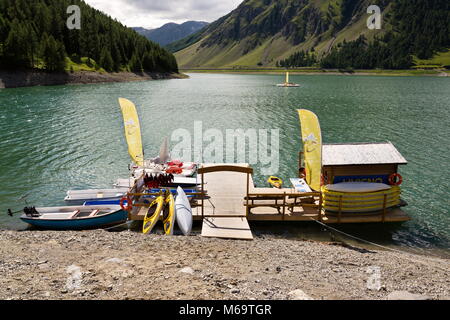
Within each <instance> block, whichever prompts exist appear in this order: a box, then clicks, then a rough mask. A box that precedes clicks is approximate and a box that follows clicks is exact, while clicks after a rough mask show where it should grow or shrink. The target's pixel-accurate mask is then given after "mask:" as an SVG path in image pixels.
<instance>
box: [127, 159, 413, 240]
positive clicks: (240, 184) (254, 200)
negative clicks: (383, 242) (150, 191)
mask: <svg viewBox="0 0 450 320" xmlns="http://www.w3.org/2000/svg"><path fill="white" fill-rule="evenodd" d="M252 173H253V170H252V169H251V168H250V167H249V165H247V164H233V165H229V164H203V165H202V166H201V168H200V169H199V174H198V180H199V181H203V185H202V188H203V191H205V192H206V193H207V196H208V197H207V199H205V200H199V201H198V203H197V206H195V207H194V208H193V215H194V220H203V228H202V236H204V237H218V238H230V239H245V240H251V239H253V235H252V232H251V230H250V226H249V223H248V221H314V220H318V221H321V222H323V223H326V224H336V223H383V222H404V221H409V220H411V218H410V217H409V216H408V215H407V214H406V213H405V212H404V211H403V210H402V209H401V208H394V209H388V210H386V211H384V212H372V213H358V214H349V213H342V214H338V213H330V212H325V211H324V210H322V206H321V194H320V193H318V192H312V193H302V194H300V193H296V192H295V190H294V189H293V188H283V189H274V188H257V187H255V186H254V182H253V176H252ZM299 199H300V200H299ZM143 212H144V211H143V210H142V211H136V212H135V214H134V215H131V216H130V218H131V219H132V220H143V219H144V214H145V213H143Z"/></svg>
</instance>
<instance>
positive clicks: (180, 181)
mask: <svg viewBox="0 0 450 320" xmlns="http://www.w3.org/2000/svg"><path fill="white" fill-rule="evenodd" d="M134 180H135V179H134V178H131V179H117V181H116V183H115V184H114V187H116V188H124V187H131V186H133V184H134ZM198 185H200V182H198V181H197V179H196V178H187V177H174V180H173V181H172V182H170V183H168V184H167V185H165V186H164V187H175V188H178V187H182V188H187V187H188V188H189V187H195V186H198Z"/></svg>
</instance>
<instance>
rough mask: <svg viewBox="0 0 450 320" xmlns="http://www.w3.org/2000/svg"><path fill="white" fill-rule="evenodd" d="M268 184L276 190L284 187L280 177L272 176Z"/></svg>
mask: <svg viewBox="0 0 450 320" xmlns="http://www.w3.org/2000/svg"><path fill="white" fill-rule="evenodd" d="M267 182H268V183H270V185H271V186H272V187H274V188H278V189H281V187H282V186H283V180H281V179H280V178H278V177H274V176H271V177H270V178H269V179H268V180H267Z"/></svg>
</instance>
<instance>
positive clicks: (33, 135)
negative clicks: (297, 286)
mask: <svg viewBox="0 0 450 320" xmlns="http://www.w3.org/2000/svg"><path fill="white" fill-rule="evenodd" d="M279 81H280V77H279V76H275V75H213V74H192V75H191V79H187V80H167V81H147V82H137V83H120V84H102V85H85V86H56V87H35V88H20V89H7V90H0V107H1V108H2V111H3V112H2V116H1V117H0V137H1V139H0V150H1V153H0V176H1V180H0V227H1V228H15V229H20V228H24V227H26V226H25V225H24V224H22V223H21V222H18V218H17V217H15V218H10V217H8V216H6V214H5V212H6V209H7V208H12V209H19V208H21V207H23V206H24V205H25V204H26V203H25V201H26V202H27V203H28V204H33V205H37V206H42V205H63V204H64V202H63V201H62V199H63V198H64V196H65V192H66V191H67V190H68V189H84V188H109V187H111V185H112V183H113V182H114V181H115V180H116V179H117V178H118V177H126V176H127V174H128V169H127V165H128V163H129V162H130V160H129V156H128V154H127V146H126V142H125V139H124V137H123V127H122V126H123V124H122V116H121V112H120V108H119V106H118V102H117V98H118V97H124V98H128V99H131V100H132V101H134V102H135V103H136V105H137V108H138V112H139V115H140V119H141V126H142V131H143V132H142V134H143V139H144V141H143V143H144V148H145V151H146V155H147V156H148V157H151V156H154V155H156V154H157V153H158V151H159V146H160V143H161V141H162V140H163V138H164V137H166V136H170V135H171V133H172V132H173V131H174V130H176V129H180V128H184V129H187V130H188V131H190V132H192V133H193V129H194V123H195V121H202V123H203V127H204V128H203V130H207V129H211V128H214V129H219V130H221V131H222V132H225V130H226V129H239V128H244V129H245V128H254V129H280V138H281V141H280V170H279V172H277V173H274V174H275V175H277V176H280V177H281V178H282V179H283V180H285V181H289V178H291V177H295V176H296V173H297V161H298V152H299V151H300V149H301V142H300V129H299V121H298V116H297V113H296V109H298V108H307V109H310V110H312V111H313V112H315V113H316V114H317V115H318V117H319V119H320V122H321V127H322V132H323V140H324V142H326V143H335V142H382V141H391V142H393V144H394V145H395V146H396V147H397V148H398V149H399V151H400V152H401V153H402V154H403V155H404V157H405V158H406V159H407V160H408V161H409V164H408V165H407V166H402V167H401V168H400V172H401V174H402V175H403V177H404V180H405V181H404V184H403V185H402V189H403V194H402V197H403V198H404V199H405V200H406V201H407V202H408V203H409V206H408V207H406V209H405V210H406V211H407V213H408V214H409V215H410V216H411V217H412V218H413V220H412V221H411V222H407V223H404V224H402V225H400V226H395V225H394V226H391V225H388V224H386V225H377V226H375V225H367V226H366V225H352V226H347V225H346V226H339V229H342V230H346V231H348V232H349V233H350V234H354V235H357V236H361V237H362V238H364V239H367V240H371V239H373V240H376V241H374V242H377V243H381V244H384V245H394V246H398V245H400V246H405V247H410V248H422V249H433V248H444V249H448V248H449V245H448V244H449V239H450V228H449V227H448V226H449V223H450V217H449V214H448V206H449V200H448V190H449V179H448V177H447V175H446V173H447V172H449V171H450V170H449V169H450V161H448V159H449V156H448V146H447V145H448V141H449V140H450V139H449V138H450V127H449V126H448V121H446V120H447V119H449V113H450V90H448V88H449V84H450V79H445V78H434V77H370V76H367V77H364V76H352V77H346V76H293V81H295V82H296V83H300V84H301V85H302V87H301V88H296V89H294V88H277V87H275V86H274V84H276V83H278V82H279ZM194 160H196V159H194ZM254 167H255V169H256V170H255V173H256V174H255V177H254V180H255V183H256V184H257V185H258V186H266V185H267V183H266V180H267V177H266V176H263V175H261V174H260V170H259V165H255V166H254ZM25 194H27V195H28V196H27V197H26V199H25V200H18V198H19V197H20V196H22V195H25ZM252 229H254V231H255V234H256V235H257V236H259V235H264V234H266V232H267V233H268V234H269V233H270V234H271V235H273V236H283V237H289V236H291V235H292V237H293V238H296V237H297V238H302V237H305V238H319V239H322V238H323V239H324V240H325V241H329V239H330V238H332V237H337V235H334V236H330V232H328V231H327V232H324V231H322V228H321V227H320V226H315V225H314V224H313V226H309V224H303V223H300V224H291V223H289V225H284V224H281V225H277V224H273V225H272V224H271V225H270V226H269V227H267V228H266V227H263V228H262V229H260V227H259V226H258V225H254V226H253V224H252ZM331 241H332V240H331Z"/></svg>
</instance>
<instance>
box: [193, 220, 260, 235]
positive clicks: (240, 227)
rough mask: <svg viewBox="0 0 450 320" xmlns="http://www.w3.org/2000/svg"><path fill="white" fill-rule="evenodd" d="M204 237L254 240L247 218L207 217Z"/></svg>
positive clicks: (203, 229)
mask: <svg viewBox="0 0 450 320" xmlns="http://www.w3.org/2000/svg"><path fill="white" fill-rule="evenodd" d="M202 237H207V238H223V239H241V240H253V234H252V231H251V230H250V226H249V225H248V221H247V218H239V217H227V218H205V219H204V220H203V228H202Z"/></svg>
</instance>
